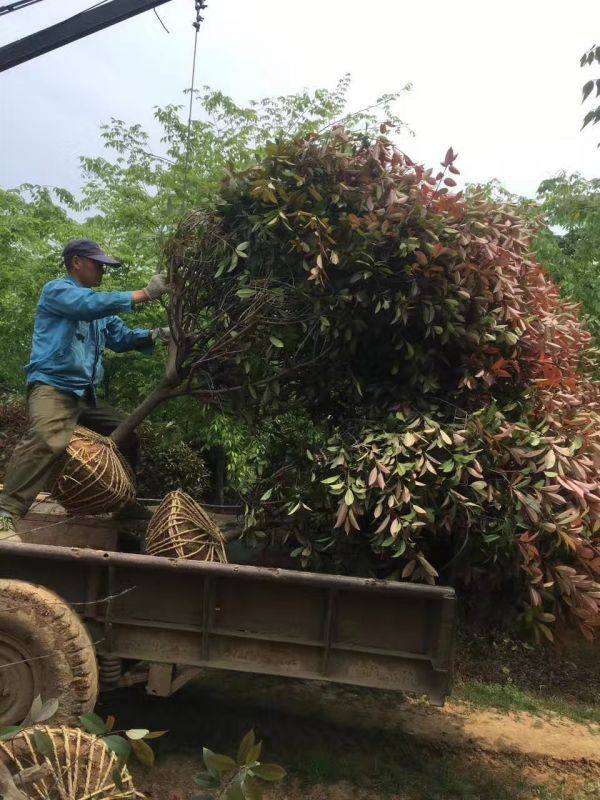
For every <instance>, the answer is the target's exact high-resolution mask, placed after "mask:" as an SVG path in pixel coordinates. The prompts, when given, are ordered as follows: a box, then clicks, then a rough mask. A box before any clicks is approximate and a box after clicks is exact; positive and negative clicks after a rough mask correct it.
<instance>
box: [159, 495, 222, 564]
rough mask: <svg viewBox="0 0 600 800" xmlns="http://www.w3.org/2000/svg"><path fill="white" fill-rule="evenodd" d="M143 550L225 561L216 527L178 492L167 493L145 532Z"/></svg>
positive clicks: (163, 554)
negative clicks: (144, 547)
mask: <svg viewBox="0 0 600 800" xmlns="http://www.w3.org/2000/svg"><path fill="white" fill-rule="evenodd" d="M146 553H147V554H148V555H151V556H168V557H170V558H189V559H196V560H197V561H220V562H221V563H223V564H226V563H227V554H226V553H225V540H224V539H223V534H222V533H221V531H220V529H219V527H218V526H217V524H216V523H215V522H214V520H213V519H212V518H211V517H210V516H209V515H208V514H207V513H206V511H205V510H204V509H203V508H202V506H201V505H200V504H199V503H196V501H195V500H193V499H192V498H191V497H190V496H189V495H187V494H185V493H184V492H181V491H176V492H169V494H168V495H167V496H166V497H165V498H164V500H163V501H162V503H161V504H160V505H159V507H158V508H157V509H156V511H155V513H154V516H153V517H152V519H151V520H150V524H149V525H148V530H147V532H146Z"/></svg>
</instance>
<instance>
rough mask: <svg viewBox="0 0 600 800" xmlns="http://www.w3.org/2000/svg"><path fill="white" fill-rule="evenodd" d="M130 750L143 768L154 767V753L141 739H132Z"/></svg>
mask: <svg viewBox="0 0 600 800" xmlns="http://www.w3.org/2000/svg"><path fill="white" fill-rule="evenodd" d="M131 749H132V750H133V754H134V755H135V757H136V758H137V760H138V761H139V762H140V764H143V765H144V766H145V767H152V766H153V765H154V751H153V750H152V748H151V747H150V745H149V744H146V742H145V741H144V740H143V739H132V740H131Z"/></svg>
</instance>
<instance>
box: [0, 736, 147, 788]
mask: <svg viewBox="0 0 600 800" xmlns="http://www.w3.org/2000/svg"><path fill="white" fill-rule="evenodd" d="M35 730H37V731H42V732H43V733H45V734H47V735H48V737H49V739H50V741H51V743H52V749H53V757H52V758H51V759H50V758H48V757H47V756H44V755H42V754H41V753H40V752H39V751H38V750H37V748H36V746H35V742H34V739H33V733H34V731H35ZM0 754H1V757H2V760H3V761H4V763H5V764H7V766H9V767H11V766H14V767H16V768H17V769H18V770H19V771H20V770H23V769H26V768H27V767H32V766H41V765H48V766H49V767H50V770H49V773H50V774H49V775H48V774H46V776H45V777H43V778H40V779H39V780H37V781H35V782H34V783H32V784H31V786H29V787H28V789H27V793H28V796H29V797H31V798H33V799H37V798H39V800H133V799H134V798H143V797H144V795H142V794H140V793H139V792H138V791H136V789H135V787H134V785H133V782H132V780H131V775H130V774H129V772H128V770H127V768H126V767H124V768H123V769H122V771H121V780H122V783H123V789H119V788H118V787H117V786H116V785H115V783H114V780H113V772H114V770H115V769H116V768H118V766H119V758H118V756H117V755H116V754H115V753H113V752H112V751H111V750H109V749H108V748H107V746H106V745H105V744H104V742H103V741H102V739H99V738H98V737H97V736H94V735H92V734H89V733H85V732H84V731H81V730H79V729H77V728H67V727H65V726H62V727H60V728H59V727H49V726H47V725H36V726H35V728H28V729H27V730H26V731H23V732H22V733H20V734H18V735H17V736H15V737H14V738H13V739H11V740H10V741H8V742H0Z"/></svg>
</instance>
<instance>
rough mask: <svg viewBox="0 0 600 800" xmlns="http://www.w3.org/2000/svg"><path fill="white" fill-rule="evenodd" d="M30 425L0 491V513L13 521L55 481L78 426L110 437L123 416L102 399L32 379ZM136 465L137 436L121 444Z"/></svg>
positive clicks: (126, 455) (29, 407) (126, 454)
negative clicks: (33, 381)
mask: <svg viewBox="0 0 600 800" xmlns="http://www.w3.org/2000/svg"><path fill="white" fill-rule="evenodd" d="M27 411H28V417H29V429H28V431H27V433H26V434H25V436H24V437H23V438H22V439H21V441H20V442H19V443H18V445H17V446H16V447H15V450H14V452H13V454H12V457H11V459H10V461H9V463H8V466H7V468H6V479H5V483H4V489H3V491H2V492H0V513H1V512H3V511H4V512H8V513H9V514H11V515H12V516H13V517H14V518H15V519H18V518H20V517H22V516H24V515H25V514H26V513H27V511H28V510H29V507H30V506H31V504H32V503H33V501H34V500H35V498H36V495H37V494H38V493H39V492H47V491H49V490H50V489H51V488H52V486H53V485H54V482H55V480H56V479H57V478H58V476H59V474H60V470H61V468H62V466H63V463H64V460H65V451H66V449H67V445H68V444H69V441H70V440H71V435H72V433H73V430H74V429H75V426H76V425H77V424H79V425H83V426H85V427H86V428H91V430H93V431H96V433H101V434H103V435H104V436H108V435H110V434H111V433H112V432H113V431H114V429H115V428H116V427H117V426H118V425H119V423H120V422H121V421H122V420H123V419H124V415H123V414H121V413H120V412H119V411H117V410H116V409H114V408H112V407H111V406H109V405H108V403H105V402H104V401H102V400H97V401H96V405H94V404H93V403H92V402H91V401H89V400H86V399H82V398H79V397H76V396H75V395H72V394H68V393H67V392H61V391H59V390H58V389H55V388H54V387H53V386H48V385H46V384H44V383H34V384H33V385H32V386H31V387H30V389H29V392H28V396H27ZM121 449H122V452H123V455H124V456H125V458H126V459H127V460H128V461H129V463H130V464H131V466H132V467H133V468H134V469H135V465H136V460H137V449H138V440H137V437H136V436H135V435H134V436H132V437H131V438H130V440H129V441H128V442H127V444H126V445H125V446H124V447H122V448H121Z"/></svg>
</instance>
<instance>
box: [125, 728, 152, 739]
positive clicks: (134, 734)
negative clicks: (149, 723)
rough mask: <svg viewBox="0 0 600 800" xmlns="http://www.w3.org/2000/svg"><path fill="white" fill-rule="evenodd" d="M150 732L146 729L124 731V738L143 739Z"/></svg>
mask: <svg viewBox="0 0 600 800" xmlns="http://www.w3.org/2000/svg"><path fill="white" fill-rule="evenodd" d="M149 733H150V731H149V730H148V728H130V729H129V730H128V731H125V736H127V738H128V739H134V740H135V739H144V738H145V737H146V736H148V734H149Z"/></svg>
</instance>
